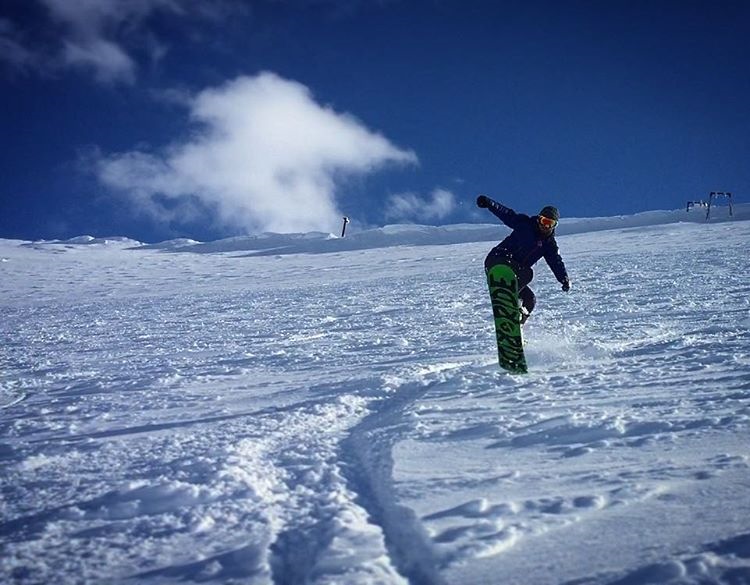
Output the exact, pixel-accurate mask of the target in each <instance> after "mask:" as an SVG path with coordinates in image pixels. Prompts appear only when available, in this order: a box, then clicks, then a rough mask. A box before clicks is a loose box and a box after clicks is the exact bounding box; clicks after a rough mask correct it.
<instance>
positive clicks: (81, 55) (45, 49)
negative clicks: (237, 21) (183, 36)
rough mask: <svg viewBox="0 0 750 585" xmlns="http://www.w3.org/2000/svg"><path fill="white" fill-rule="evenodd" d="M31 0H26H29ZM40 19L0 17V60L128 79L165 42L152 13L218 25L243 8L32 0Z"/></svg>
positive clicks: (208, 3) (138, 0) (204, 0)
mask: <svg viewBox="0 0 750 585" xmlns="http://www.w3.org/2000/svg"><path fill="white" fill-rule="evenodd" d="M30 1H31V0H30ZM36 2H37V3H38V4H40V5H41V6H43V8H44V9H45V14H46V19H44V20H43V21H42V22H35V23H34V25H33V26H28V27H26V28H25V30H24V32H25V37H24V38H22V35H21V34H20V33H19V32H18V31H20V30H21V29H19V27H17V26H16V25H15V24H13V23H11V21H9V20H7V19H6V20H2V19H0V62H5V63H6V64H8V65H10V66H11V67H12V68H13V69H14V70H21V71H27V72H30V71H36V72H38V73H44V74H48V73H52V72H59V71H63V70H68V69H80V70H83V71H86V72H88V73H91V74H92V75H93V76H94V78H95V79H96V80H97V81H99V82H102V83H107V84H112V83H132V82H133V81H135V78H136V74H137V70H138V60H139V59H142V58H144V57H145V58H146V59H150V60H151V61H152V62H158V61H159V59H160V58H161V57H163V56H164V54H165V53H166V52H167V50H168V47H167V46H166V45H165V44H164V43H163V41H162V40H160V39H159V38H157V36H156V35H155V34H154V32H153V31H152V30H150V27H149V18H151V17H152V16H154V15H155V14H157V13H158V14H167V15H170V16H172V17H179V18H180V19H182V21H185V22H189V21H208V22H212V23H214V24H219V23H220V22H222V21H223V20H225V19H226V18H228V17H229V16H230V15H232V14H242V13H245V12H246V11H247V10H248V7H247V6H246V5H245V4H244V3H243V2H241V1H240V0H201V1H200V2H194V1H192V0H36Z"/></svg>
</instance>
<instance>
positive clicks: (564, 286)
mask: <svg viewBox="0 0 750 585" xmlns="http://www.w3.org/2000/svg"><path fill="white" fill-rule="evenodd" d="M562 289H563V290H564V291H565V292H568V291H569V290H570V280H569V279H567V278H566V279H565V280H563V283H562Z"/></svg>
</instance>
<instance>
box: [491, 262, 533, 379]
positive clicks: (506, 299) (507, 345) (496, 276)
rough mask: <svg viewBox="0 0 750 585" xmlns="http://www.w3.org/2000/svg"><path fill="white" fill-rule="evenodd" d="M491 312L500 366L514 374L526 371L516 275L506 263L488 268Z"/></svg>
mask: <svg viewBox="0 0 750 585" xmlns="http://www.w3.org/2000/svg"><path fill="white" fill-rule="evenodd" d="M487 284H488V285H489V287H490V299H491V300H492V314H493V316H494V318H495V333H496V335H497V355H498V361H499V362H500V367H501V368H504V369H506V370H508V371H509V372H513V373H514V374H525V373H526V372H528V369H527V367H526V357H525V356H524V355H523V336H522V334H521V309H520V307H519V306H518V278H517V277H516V273H515V272H513V269H512V268H511V267H510V266H508V265H506V264H497V265H496V266H493V267H492V268H490V270H489V271H488V272H487Z"/></svg>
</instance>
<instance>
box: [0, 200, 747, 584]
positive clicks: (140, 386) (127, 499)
mask: <svg viewBox="0 0 750 585" xmlns="http://www.w3.org/2000/svg"><path fill="white" fill-rule="evenodd" d="M699 216H700V217H699ZM717 216H718V213H717ZM686 219H691V221H685V220H686ZM725 219H727V218H721V217H716V218H715V219H712V220H711V221H710V222H708V223H706V222H705V221H703V214H702V213H700V212H691V214H686V213H685V212H684V210H683V211H682V212H650V213H648V214H639V215H637V216H629V217H621V218H601V219H596V220H592V219H587V220H583V219H581V220H567V221H563V222H562V223H561V226H560V228H559V234H560V237H559V238H558V241H559V243H560V247H561V251H562V254H563V258H564V259H565V261H566V264H567V266H568V268H569V272H570V274H571V276H572V279H573V290H572V291H571V292H570V293H569V294H565V293H563V292H562V291H560V290H559V285H558V284H557V282H556V281H555V280H554V278H553V277H552V275H551V273H550V271H549V270H548V269H547V268H546V266H544V265H543V264H539V265H537V267H536V278H535V280H534V283H533V285H532V286H533V288H534V289H535V290H536V292H537V296H538V299H539V304H538V308H537V310H536V311H535V312H534V314H533V316H532V318H531V320H530V321H529V323H528V325H527V327H526V340H527V346H526V352H527V356H528V362H529V367H530V373H529V374H528V375H525V376H511V375H508V374H505V373H502V372H500V371H499V370H498V368H497V365H496V363H495V357H496V350H495V347H494V337H493V325H492V320H491V313H490V307H489V300H488V295H487V292H486V285H485V283H484V277H483V270H482V262H483V259H484V256H485V254H486V253H487V251H488V250H489V248H490V247H491V246H492V245H493V244H494V242H496V241H498V240H499V239H500V238H501V237H502V235H503V233H504V232H503V228H501V227H500V226H499V225H498V224H492V225H479V226H477V225H460V226H445V227H440V228H436V227H425V226H389V227H386V228H381V229H378V230H369V231H363V232H360V233H356V232H355V233H352V234H351V236H347V237H346V238H344V239H341V238H336V237H333V236H331V235H330V234H321V233H316V234H297V235H291V236H290V235H283V236H282V235H279V234H265V235H262V236H256V237H245V238H233V239H230V240H222V241H219V242H211V243H199V242H194V241H186V240H179V241H171V242H163V243H161V244H155V245H144V244H140V243H139V242H134V241H133V240H129V239H127V238H104V239H95V238H90V237H80V238H75V239H73V240H66V241H54V242H50V241H46V242H20V241H10V240H0V275H2V277H1V278H0V367H1V369H0V488H1V493H2V499H1V500H0V551H1V552H0V582H3V583H6V582H8V583H14V584H15V583H19V584H24V585H27V584H37V583H60V584H69V583H70V584H72V583H108V584H111V583H139V584H140V583H146V584H152V583H153V584H156V583H159V584H163V583H182V582H185V581H188V582H201V583H250V584H297V583H314V584H330V583H347V584H355V585H356V584H363V583H378V584H381V583H383V584H390V583H394V584H395V583H410V584H414V585H422V584H433V583H434V584H453V583H457V584H461V585H469V584H485V583H505V584H508V583H510V584H512V583H518V584H524V585H536V584H539V585H542V584H550V585H553V584H554V585H557V584H560V585H562V584H572V583H578V584H601V585H605V584H607V585H615V584H619V585H625V584H640V583H675V584H676V583H681V584H684V583H721V584H735V583H747V582H750V554H748V550H749V547H750V495H749V492H748V489H747V486H748V477H750V475H749V471H750V470H749V468H748V466H749V463H750V462H749V459H748V454H749V453H748V436H749V435H748V433H749V432H750V300H749V299H750V281H749V280H748V274H749V273H750V260H749V259H748V255H747V243H748V241H750V221H746V220H747V219H750V214H749V213H748V208H747V207H746V206H737V207H736V208H735V218H734V219H733V220H732V221H725ZM692 220H696V221H692ZM605 230H606V231H605Z"/></svg>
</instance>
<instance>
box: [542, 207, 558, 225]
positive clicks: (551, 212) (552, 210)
mask: <svg viewBox="0 0 750 585" xmlns="http://www.w3.org/2000/svg"><path fill="white" fill-rule="evenodd" d="M539 215H542V216H544V217H548V218H549V219H554V220H555V221H560V212H559V211H558V210H557V207H552V206H551V205H547V206H546V207H543V208H542V210H541V211H540V212H539Z"/></svg>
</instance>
